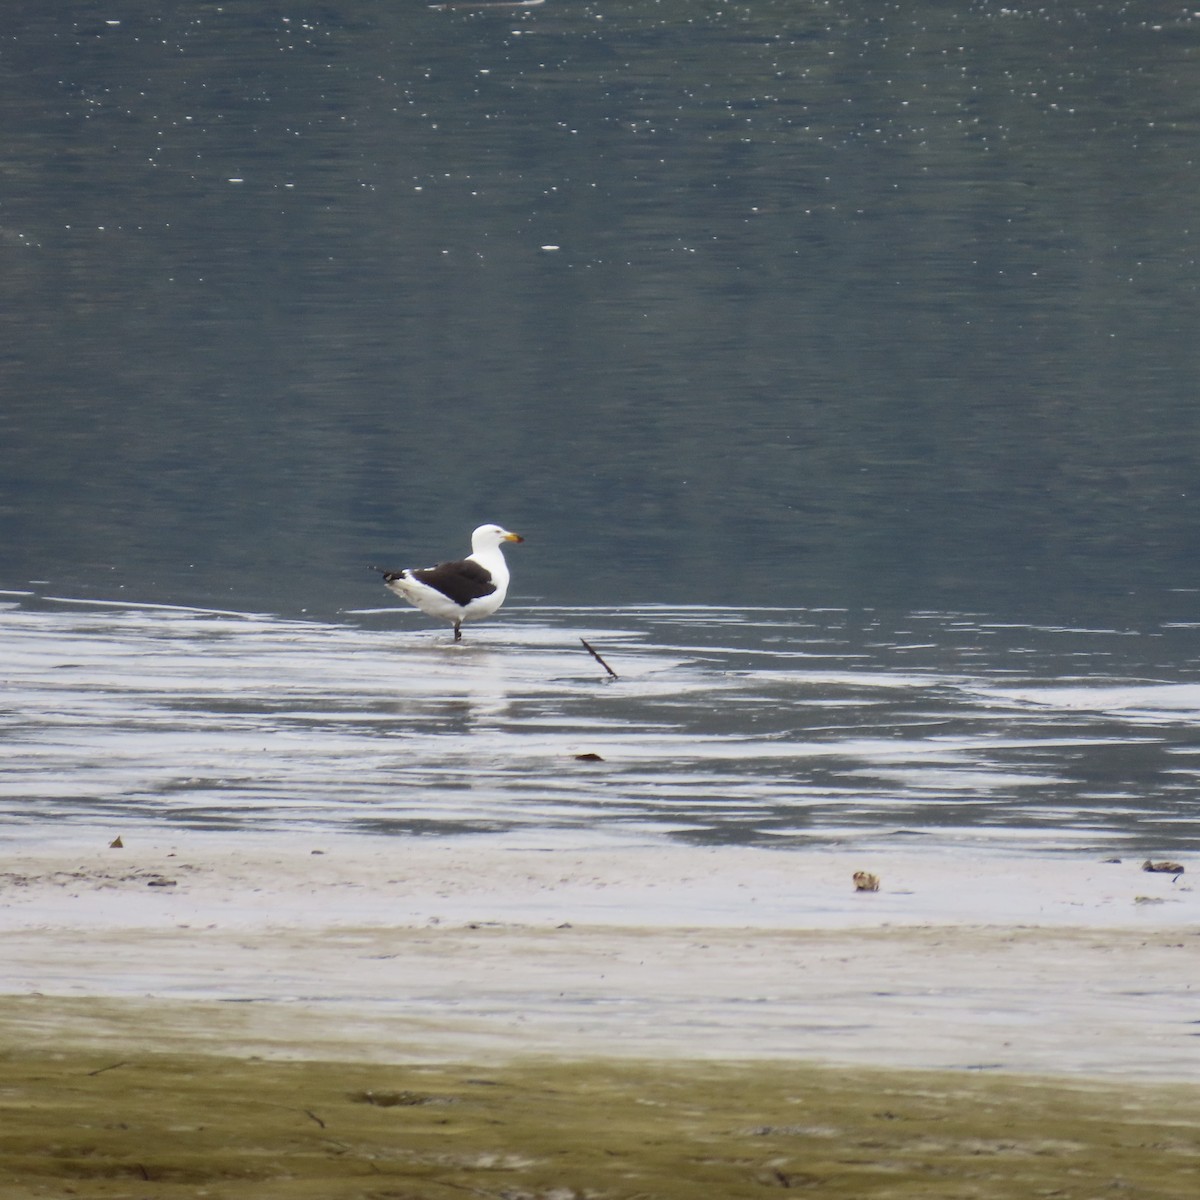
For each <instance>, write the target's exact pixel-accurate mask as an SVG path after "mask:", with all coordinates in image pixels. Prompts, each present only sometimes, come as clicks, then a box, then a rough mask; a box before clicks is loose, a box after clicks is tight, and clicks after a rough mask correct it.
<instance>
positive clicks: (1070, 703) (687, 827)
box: [0, 596, 1200, 855]
mask: <svg viewBox="0 0 1200 1200" xmlns="http://www.w3.org/2000/svg"><path fill="white" fill-rule="evenodd" d="M416 620H417V619H416V618H414V621H413V622H404V623H405V624H408V625H409V626H410V628H409V629H407V630H397V629H396V628H395V627H396V626H397V625H398V624H401V622H398V621H397V619H396V618H395V617H394V616H393V615H392V614H391V612H390V611H387V612H385V613H382V614H381V613H377V612H362V613H358V614H350V615H348V616H347V618H346V619H345V620H343V621H342V622H339V623H338V624H323V623H318V622H304V621H284V620H280V619H279V618H275V617H269V616H252V615H238V614H229V613H225V614H222V613H216V612H201V611H188V610H182V609H168V608H150V607H121V606H117V605H102V604H79V603H66V602H61V601H57V600H53V599H41V598H37V597H32V596H26V597H15V596H14V597H10V598H9V606H8V607H7V608H6V609H5V610H4V611H2V612H0V633H2V634H3V636H4V639H5V644H6V646H7V652H8V656H9V666H8V669H7V685H8V686H7V688H6V696H5V707H4V713H3V736H4V742H5V746H6V768H5V771H4V773H3V777H2V778H3V793H2V796H0V820H3V821H4V822H5V823H7V824H9V825H10V827H12V826H17V825H19V826H22V827H26V828H27V827H28V826H30V825H34V826H36V827H40V828H41V829H42V830H43V831H49V830H51V829H55V830H58V831H60V832H61V831H62V830H63V829H64V828H65V827H66V826H68V825H70V824H72V823H86V824H88V825H93V826H94V825H96V824H99V825H100V826H101V827H102V828H107V829H108V830H111V831H113V832H114V833H115V832H119V831H121V830H123V829H127V828H141V829H144V828H145V827H146V826H147V824H153V825H161V826H168V827H169V826H183V827H200V828H227V829H239V830H243V831H251V830H270V829H283V828H287V829H297V828H305V829H311V830H315V831H326V832H332V831H354V832H360V833H361V832H375V833H383V834H389V835H420V834H430V833H438V834H453V833H472V832H493V833H494V832H510V833H515V834H517V835H519V836H521V837H523V838H526V839H529V838H532V839H533V841H534V842H537V841H539V840H540V839H542V838H544V837H546V836H547V835H552V836H557V835H558V834H562V833H564V832H565V833H566V835H567V836H569V837H570V838H571V839H572V840H573V841H575V842H579V843H586V842H588V841H589V840H590V839H593V838H595V837H596V836H601V837H603V836H606V835H611V834H614V833H619V834H624V835H631V834H632V835H636V836H639V837H650V838H671V839H683V840H687V841H692V842H721V843H743V844H758V845H773V846H798V845H812V844H830V843H839V842H853V843H854V844H859V845H873V846H906V845H907V846H913V845H922V846H931V845H935V846H947V845H951V844H957V845H967V846H971V847H975V848H977V849H978V848H998V849H1006V850H1007V849H1013V848H1020V849H1023V850H1071V851H1082V850H1087V851H1089V852H1095V853H1100V852H1112V853H1118V854H1119V853H1134V854H1139V855H1140V854H1155V853H1162V852H1172V853H1177V852H1181V851H1187V850H1195V849H1196V848H1197V846H1198V845H1200V834H1198V833H1197V815H1198V814H1197V804H1196V800H1195V792H1196V784H1197V775H1198V773H1200V742H1198V741H1197V738H1196V728H1197V722H1198V721H1200V684H1198V683H1196V682H1195V681H1194V680H1195V677H1196V671H1197V663H1196V654H1195V651H1194V649H1193V643H1194V640H1195V637H1196V635H1197V632H1198V629H1197V627H1196V626H1190V627H1186V628H1175V627H1172V628H1164V629H1161V630H1158V631H1155V632H1154V633H1153V634H1149V635H1147V634H1135V633H1131V632H1129V631H1123V630H1115V629H1083V628H1075V629H1066V628H1053V627H1043V628H1034V627H1028V626H1016V625H1005V624H1002V623H997V622H995V621H992V620H988V619H980V618H978V617H971V616H966V615H957V616H956V615H948V614H941V613H932V612H931V613H916V614H910V615H909V616H907V617H904V618H901V619H896V618H894V617H890V616H887V615H885V614H879V613H864V612H858V613H851V612H846V611H842V610H795V609H791V610H787V609H756V610H755V609H751V610H743V609H728V608H712V607H695V608H671V607H665V606H664V607H659V608H646V609H603V608H588V609H584V608H576V609H567V608H557V609H546V608H519V607H518V608H513V609H512V610H510V611H509V612H508V613H507V614H506V616H505V618H504V619H503V620H501V619H497V620H496V621H495V622H494V623H492V624H491V625H487V626H481V627H478V628H476V629H471V630H470V636H469V639H468V640H467V641H466V642H465V643H464V644H462V645H460V646H457V647H456V646H454V645H453V644H452V643H451V642H450V640H449V638H448V637H447V636H446V634H445V632H444V631H440V630H439V631H438V632H437V633H429V632H426V631H425V630H419V631H418V630H414V629H412V628H411V626H412V625H413V624H415V623H416ZM580 637H585V638H586V639H587V640H588V641H589V643H591V644H593V645H595V646H597V647H599V648H600V649H601V650H602V652H603V656H604V658H605V660H606V661H607V662H609V663H610V665H611V666H612V667H613V668H614V669H615V671H616V673H617V675H618V676H619V678H618V679H616V680H612V679H610V678H608V676H606V675H605V674H604V672H603V671H602V670H601V668H600V667H599V665H598V664H597V663H596V662H595V661H594V660H593V659H592V658H591V657H590V656H588V654H587V653H586V652H585V651H584V649H583V647H582V646H581V645H580V644H579V638H580ZM1181 664H1182V665H1181ZM1135 665H1136V667H1137V671H1136V673H1133V668H1134V667H1135ZM580 756H597V757H586V758H581V757H580ZM14 831H15V830H14Z"/></svg>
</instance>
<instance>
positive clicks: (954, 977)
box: [0, 829, 1200, 1082]
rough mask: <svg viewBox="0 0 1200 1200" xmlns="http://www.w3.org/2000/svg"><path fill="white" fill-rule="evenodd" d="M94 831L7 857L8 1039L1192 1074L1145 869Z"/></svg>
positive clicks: (341, 1055) (1171, 933)
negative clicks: (117, 835)
mask: <svg viewBox="0 0 1200 1200" xmlns="http://www.w3.org/2000/svg"><path fill="white" fill-rule="evenodd" d="M110 836H111V835H110V834H107V833H102V832H100V831H95V832H94V833H88V834H86V835H73V836H72V837H71V838H70V839H69V840H68V839H51V840H44V839H38V840H34V839H31V838H21V839H18V838H13V837H10V838H9V839H8V842H7V846H6V849H5V852H4V855H3V859H2V860H0V961H2V962H3V964H4V965H3V970H2V979H3V988H2V989H0V990H2V992H3V994H4V997H5V998H4V999H3V1000H0V1026H2V1027H6V1028H7V1029H8V1031H9V1032H10V1034H11V1035H13V1036H19V1037H20V1039H21V1040H22V1041H23V1043H24V1044H26V1045H37V1044H46V1045H49V1044H62V1043H63V1042H76V1043H79V1042H104V1041H107V1040H114V1041H115V1040H119V1039H122V1038H128V1037H129V1035H130V1032H131V1030H134V1031H136V1034H137V1037H138V1038H139V1041H140V1044H142V1045H144V1046H145V1047H147V1048H159V1049H167V1050H172V1051H179V1050H196V1049H204V1048H211V1049H213V1050H214V1051H221V1052H229V1053H238V1054H242V1053H257V1054H271V1055H280V1056H292V1057H307V1058H327V1059H342V1060H366V1061H388V1060H393V1061H394V1060H396V1059H398V1058H404V1059H405V1060H408V1061H430V1062H432V1061H439V1060H440V1061H450V1060H462V1061H466V1060H471V1061H477V1062H478V1061H485V1060H491V1061H495V1060H498V1059H505V1058H512V1057H517V1056H522V1055H529V1054H553V1055H556V1056H561V1057H589V1056H626V1057H630V1058H634V1057H674V1058H692V1059H709V1060H750V1059H764V1060H775V1061H779V1060H795V1061H799V1060H811V1061H818V1062H833V1063H863V1064H866V1063H869V1064H874V1065H879V1066H904V1067H920V1068H974V1069H994V1070H1003V1071H1010V1072H1032V1073H1039V1074H1051V1075H1075V1076H1098V1077H1102V1076H1113V1077H1122V1078H1142V1079H1145V1080H1157V1081H1172V1080H1174V1081H1179V1082H1192V1081H1194V1080H1196V1079H1197V1078H1200V1036H1198V1035H1200V1007H1198V1004H1197V1000H1198V998H1200V955H1198V952H1200V895H1198V894H1197V893H1195V892H1193V891H1192V890H1191V886H1190V884H1189V883H1188V880H1189V878H1190V876H1189V875H1187V874H1185V875H1183V876H1182V877H1181V878H1179V879H1178V880H1175V881H1173V880H1172V878H1171V877H1170V876H1169V875H1159V874H1151V873H1147V872H1143V871H1142V870H1141V869H1140V868H1141V864H1140V861H1133V860H1127V861H1125V862H1121V863H1102V862H1100V861H1098V860H1095V859H1086V860H1085V859H1080V858H1045V857H1036V856H1033V855H1028V856H1013V855H999V854H988V853H985V852H981V851H978V850H976V849H973V848H962V849H960V850H946V851H942V852H939V853H932V852H906V853H900V852H889V853H884V854H880V853H874V852H872V853H863V852H854V851H851V850H807V849H805V850H750V849H737V848H714V849H698V848H688V847H682V846H649V845H646V844H644V843H630V844H622V843H620V842H612V843H607V844H602V845H599V846H596V847H595V848H592V849H587V850H580V849H578V848H572V847H571V846H569V845H568V844H566V843H565V842H564V843H561V844H553V843H550V842H547V843H545V844H540V845H536V846H535V845H528V844H526V845H522V844H519V843H514V842H507V841H504V840H502V839H492V838H484V837H481V838H458V839H448V840H437V839H417V840H412V839H383V838H366V837H363V838H357V837H337V838H320V837H317V836H292V837H280V836H273V835H262V836H246V835H240V834H239V835H233V834H225V835H221V834H200V833H192V832H179V833H177V834H174V835H173V836H171V837H170V839H167V838H165V837H164V836H163V835H162V834H161V833H160V832H155V833H154V834H153V835H148V836H147V837H145V838H142V837H140V836H139V835H138V834H137V832H136V831H135V830H128V829H126V830H125V831H124V832H123V841H124V846H123V848H120V849H114V848H109V846H108V841H109V840H110ZM856 870H869V871H872V872H874V873H876V874H877V875H879V876H880V877H881V880H882V886H881V890H880V891H879V892H876V893H862V894H860V893H856V892H855V891H854V890H853V886H852V884H851V881H850V880H851V875H852V873H853V872H854V871H856Z"/></svg>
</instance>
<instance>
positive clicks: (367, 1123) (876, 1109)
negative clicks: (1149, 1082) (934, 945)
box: [0, 1044, 1200, 1200]
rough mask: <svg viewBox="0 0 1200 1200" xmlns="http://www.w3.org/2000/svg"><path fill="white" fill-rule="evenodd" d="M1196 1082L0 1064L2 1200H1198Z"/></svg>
mask: <svg viewBox="0 0 1200 1200" xmlns="http://www.w3.org/2000/svg"><path fill="white" fill-rule="evenodd" d="M1198 1101H1200V1089H1197V1088H1191V1087H1186V1086H1176V1087H1148V1086H1145V1085H1133V1084H1122V1085H1121V1086H1120V1087H1116V1086H1113V1085H1098V1084H1090V1083H1089V1084H1066V1083H1062V1082H1051V1081H1046V1080H1035V1079H1028V1078H1023V1077H1011V1076H999V1075H988V1076H980V1075H972V1074H951V1073H942V1072H938V1073H932V1072H929V1073H924V1072H911V1071H887V1070H863V1069H849V1070H847V1069H833V1068H826V1067H814V1066H805V1065H794V1064H766V1063H744V1064H708V1063H681V1062H675V1061H671V1062H637V1061H620V1062H614V1061H610V1060H605V1061H595V1060H592V1061H580V1062H562V1061H538V1060H522V1061H514V1062H510V1063H506V1064H502V1065H489V1066H485V1067H481V1066H471V1065H464V1064H436V1065H431V1064H427V1063H425V1064H412V1065H404V1064H388V1065H381V1064H371V1063H361V1062H358V1063H337V1062H308V1061H302V1062H297V1061H277V1060H267V1059H255V1058H246V1057H237V1056H228V1055H220V1054H211V1055H210V1054H166V1053H140V1052H139V1051H138V1049H137V1048H136V1045H134V1044H130V1045H128V1046H126V1047H124V1049H123V1052H122V1053H120V1054H118V1055H116V1056H114V1055H113V1054H112V1053H111V1048H110V1047H105V1048H103V1049H100V1050H98V1049H96V1048H94V1047H92V1048H80V1049H70V1050H62V1051H51V1050H48V1049H44V1048H39V1049H29V1050H11V1049H10V1050H8V1051H7V1052H4V1053H0V1196H3V1197H4V1200H25V1198H26V1197H49V1196H54V1197H62V1196H69V1197H77V1198H81V1200H90V1198H93V1197H95V1198H99V1197H105V1198H113V1197H128V1198H130V1200H170V1198H174V1197H184V1196H187V1197H199V1196H204V1197H210V1198H212V1200H243V1198H247V1200H249V1198H251V1197H253V1198H255V1200H263V1198H267V1200H451V1198H454V1200H462V1197H463V1196H464V1195H467V1196H481V1197H495V1198H497V1200H582V1198H584V1197H588V1198H596V1200H607V1198H612V1200H676V1198H679V1200H683V1198H684V1197H687V1198H688V1200H694V1198H695V1197H697V1196H704V1197H714V1198H717V1200H741V1198H743V1197H747V1198H748V1197H756V1196H763V1195H764V1194H770V1193H771V1192H772V1191H781V1190H802V1191H804V1192H805V1193H806V1194H809V1195H813V1196H820V1197H834V1198H838V1200H874V1198H879V1200H884V1198H889V1200H890V1198H897V1200H900V1198H911V1200H918V1198H919V1200H940V1198H946V1200H950V1198H954V1200H968V1198H969V1200H1000V1198H1004V1200H1011V1198H1013V1197H1022V1198H1025V1197H1039V1196H1054V1197H1065V1198H1067V1200H1076V1198H1077V1200H1091V1198H1094V1197H1096V1196H1100V1195H1106V1196H1107V1195H1120V1194H1124V1195H1129V1196H1135V1197H1137V1198H1138V1200H1159V1198H1162V1200H1168V1198H1170V1200H1174V1198H1178V1200H1184V1198H1186V1200H1194V1198H1195V1197H1196V1196H1197V1195H1200V1103H1198Z"/></svg>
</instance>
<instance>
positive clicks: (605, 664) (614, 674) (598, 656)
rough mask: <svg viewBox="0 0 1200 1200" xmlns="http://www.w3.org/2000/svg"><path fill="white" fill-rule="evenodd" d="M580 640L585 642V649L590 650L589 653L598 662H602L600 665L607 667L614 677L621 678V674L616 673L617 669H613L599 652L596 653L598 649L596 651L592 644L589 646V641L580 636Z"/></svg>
mask: <svg viewBox="0 0 1200 1200" xmlns="http://www.w3.org/2000/svg"><path fill="white" fill-rule="evenodd" d="M579 640H580V641H581V642H583V648H584V649H585V650H586V651H587V652H588V653H589V654H590V655H591V656H592V657H593V658H594V659H595V660H596V661H597V662H598V663H599V664H600V665H601V666H602V667H603V668H604V669H605V670H606V671H607V672H608V673H609V674H610V675H611V676H612V677H613V678H614V679H619V678H620V676H619V675H618V674H617V673H616V671H614V670H613V669H612V667H610V666H609V665H608V663H606V662H605V661H604V659H602V658H601V657H600V655H599V654H597V653H596V651H595V650H594V649H593V648H592V647H591V646H589V645H588V644H587V642H584V641H583V638H580V639H579Z"/></svg>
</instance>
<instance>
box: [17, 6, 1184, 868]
mask: <svg viewBox="0 0 1200 1200" xmlns="http://www.w3.org/2000/svg"><path fill="white" fill-rule="evenodd" d="M6 15H7V16H8V18H9V19H8V20H7V21H6V22H5V23H4V25H3V28H2V29H0V107H2V109H3V112H4V115H5V119H4V121H3V123H2V124H0V161H2V162H3V172H2V183H3V187H2V188H0V520H2V521H3V537H0V588H5V589H9V591H10V592H11V593H12V597H11V607H10V608H9V609H8V610H7V611H5V612H4V613H3V622H2V624H0V639H2V640H0V682H2V683H3V685H4V687H5V689H6V697H7V698H6V701H5V704H6V707H5V708H4V710H3V714H2V720H3V733H4V742H3V745H2V747H0V748H2V749H3V751H4V762H3V772H2V773H0V790H2V791H0V794H2V796H3V804H4V812H5V814H6V816H7V819H8V820H9V821H10V822H13V823H18V824H22V823H23V824H24V825H25V826H29V825H30V824H31V823H33V824H36V823H39V822H43V823H50V822H53V823H54V824H55V826H56V827H57V826H59V825H61V824H62V823H64V822H69V821H74V820H85V819H87V820H91V819H96V818H103V819H104V820H111V821H112V822H113V823H114V824H121V823H123V822H127V821H155V822H178V823H188V824H202V825H236V826H238V827H239V828H250V827H254V828H268V827H274V826H276V825H280V824H285V823H286V824H293V823H297V822H300V823H309V824H312V825H319V826H322V827H325V826H329V827H331V826H338V827H354V828H360V829H375V830H380V831H385V832H414V831H417V832H419V831H422V830H431V829H432V830H474V829H506V828H517V829H530V830H537V829H543V828H547V827H550V826H566V827H569V828H572V829H577V830H579V831H581V836H582V835H583V833H585V832H586V831H587V830H594V829H600V828H609V827H614V826H620V827H622V828H626V827H634V828H636V829H638V830H642V831H645V832H646V833H653V834H654V835H655V836H673V837H680V838H690V839H697V840H700V839H715V840H731V841H732V840H738V841H754V842H762V841H770V842H773V843H787V842H789V841H796V840H805V839H817V840H823V839H833V838H843V837H857V838H871V839H881V838H890V839H896V838H934V837H936V838H943V839H945V838H951V837H954V838H970V839H973V840H982V841H989V842H1001V841H1018V842H1022V843H1024V842H1028V843H1029V844H1032V845H1037V846H1053V845H1063V844H1068V845H1081V846H1082V845H1086V846H1088V847H1089V848H1105V849H1107V848H1116V849H1120V848H1123V847H1124V848H1136V849H1137V851H1138V852H1139V853H1140V852H1141V851H1142V850H1146V851H1164V852H1165V851H1177V850H1182V849H1184V848H1186V847H1188V846H1189V845H1191V844H1192V843H1193V842H1194V840H1195V839H1196V838H1197V836H1200V835H1198V834H1197V833H1196V829H1197V826H1196V823H1195V817H1196V802H1195V799H1194V796H1195V794H1196V783H1197V780H1196V778H1195V766H1196V749H1195V748H1194V747H1193V745H1192V741H1193V731H1194V730H1195V728H1196V722H1195V716H1196V710H1197V704H1196V701H1195V694H1194V692H1193V690H1192V689H1193V679H1194V678H1197V677H1198V673H1197V645H1198V644H1200V631H1198V630H1197V628H1196V627H1195V625H1194V622H1196V621H1197V620H1200V465H1198V464H1200V404H1197V391H1196V380H1197V378H1200V338H1198V337H1197V329H1200V273H1198V271H1197V263H1198V260H1200V256H1198V254H1197V219H1196V197H1197V196H1198V195H1200V154H1198V153H1197V147H1198V146H1200V139H1198V137H1197V133H1198V132H1200V108H1198V106H1197V99H1196V98H1197V96H1200V11H1197V10H1196V9H1194V8H1192V7H1189V6H1163V5H1149V4H1135V3H1129V2H1127V0H1096V2H1095V3H1089V4H1086V5H1084V4H1054V3H1048V4H1038V5H1033V6H1030V5H1021V4H1016V3H1014V4H1004V5H1001V4H989V3H964V4H947V3H944V2H943V0H918V2H914V3H896V2H892V0H814V2H812V3H798V2H794V0H758V2H756V3H753V4H743V5H738V4H714V3H706V2H703V0H653V2H648V0H636V2H634V0H612V2H611V3H605V4H603V5H597V4H593V3H590V2H588V0H547V3H546V4H544V5H540V6H537V7H534V8H528V9H499V8H485V9H470V8H458V7H451V8H447V9H443V10H432V9H429V8H427V7H426V6H425V5H423V4H421V3H417V2H407V0H406V2H399V0H397V2H394V3H387V4H362V3H355V2H352V0H332V2H330V3H325V4H322V5H320V6H311V5H310V6H301V7H300V8H297V9H296V10H295V11H294V12H292V11H286V10H284V9H280V8H278V7H277V6H270V5H268V6H264V5H262V4H261V3H258V2H256V0H225V2H224V3H221V4H200V5H187V6H164V5H162V4H159V3H152V2H151V0H125V2H123V3H122V4H120V5H112V6H98V5H96V4H92V3H86V4H85V3H78V4H71V5H47V4H45V3H44V2H43V0H10V3H9V4H8V6H7V8H6ZM484 521H498V522H500V523H502V524H504V525H506V526H507V527H509V528H512V529H516V530H519V531H520V532H521V533H523V534H525V535H526V537H527V542H526V545H525V546H523V547H521V550H520V553H519V556H518V555H516V554H514V555H513V558H512V565H513V571H514V581H515V582H514V593H513V605H512V607H511V608H509V609H508V610H506V613H505V615H504V617H503V619H502V620H501V621H498V622H496V623H493V624H491V625H488V626H486V627H485V628H484V629H482V630H480V631H478V632H477V633H476V632H474V631H472V636H471V638H470V641H469V644H468V645H467V646H466V647H465V648H463V649H461V650H460V651H454V650H452V649H450V648H448V647H446V646H444V645H443V644H442V642H443V641H444V635H443V634H437V633H433V632H427V631H426V628H425V627H423V626H421V625H419V624H417V623H415V622H416V619H415V618H413V617H411V616H409V615H404V614H400V613H398V612H396V611H395V610H392V611H389V613H388V614H387V615H386V616H382V615H377V614H372V613H371V612H365V611H362V610H365V609H367V608H369V607H370V606H372V605H375V604H383V603H385V600H383V599H382V598H380V597H379V596H378V592H379V590H380V589H379V588H378V583H377V582H375V581H372V580H371V579H370V578H369V577H368V575H367V572H366V566H367V564H369V563H372V562H381V561H382V562H383V563H384V565H387V566H403V565H421V564H424V563H427V562H430V561H433V560H435V559H437V558H444V557H449V556H451V555H455V554H458V553H461V552H463V551H464V550H465V549H466V546H467V538H468V535H469V531H470V530H471V529H472V528H473V527H474V526H475V525H477V524H479V523H481V522H484ZM54 596H57V597H61V598H63V599H60V600H52V599H49V597H54ZM114 598H115V599H119V600H120V601H122V602H123V603H119V604H112V603H108V602H109V601H112V600H113V599H114ZM84 601H90V602H94V603H83V602H84ZM149 604H158V605H161V606H162V607H159V608H153V607H146V605H149ZM572 606H574V607H572ZM201 610H230V611H231V612H232V613H233V614H235V615H220V614H218V613H213V612H211V611H209V612H205V611H201ZM247 612H257V613H262V614H264V615H262V616H245V615H236V614H245V613H247ZM955 614H963V615H955ZM581 634H582V635H583V636H586V637H589V639H591V638H592V637H593V636H594V639H595V641H596V642H597V644H599V645H601V646H602V647H603V649H604V651H605V652H607V653H608V654H610V655H611V656H612V659H613V661H614V663H615V665H616V667H617V669H618V671H619V673H620V679H619V681H616V682H608V681H606V680H605V678H604V676H603V673H602V672H601V671H600V670H599V667H598V665H597V664H596V663H595V662H594V661H593V660H591V659H590V658H589V657H588V656H587V655H586V654H585V653H584V652H583V651H582V648H581V647H580V646H579V644H578V638H579V636H580V635H581ZM586 752H593V753H597V754H600V755H602V757H603V761H602V762H599V763H590V764H589V763H587V762H581V761H577V760H576V759H575V757H574V756H575V755H576V754H578V753H586Z"/></svg>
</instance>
